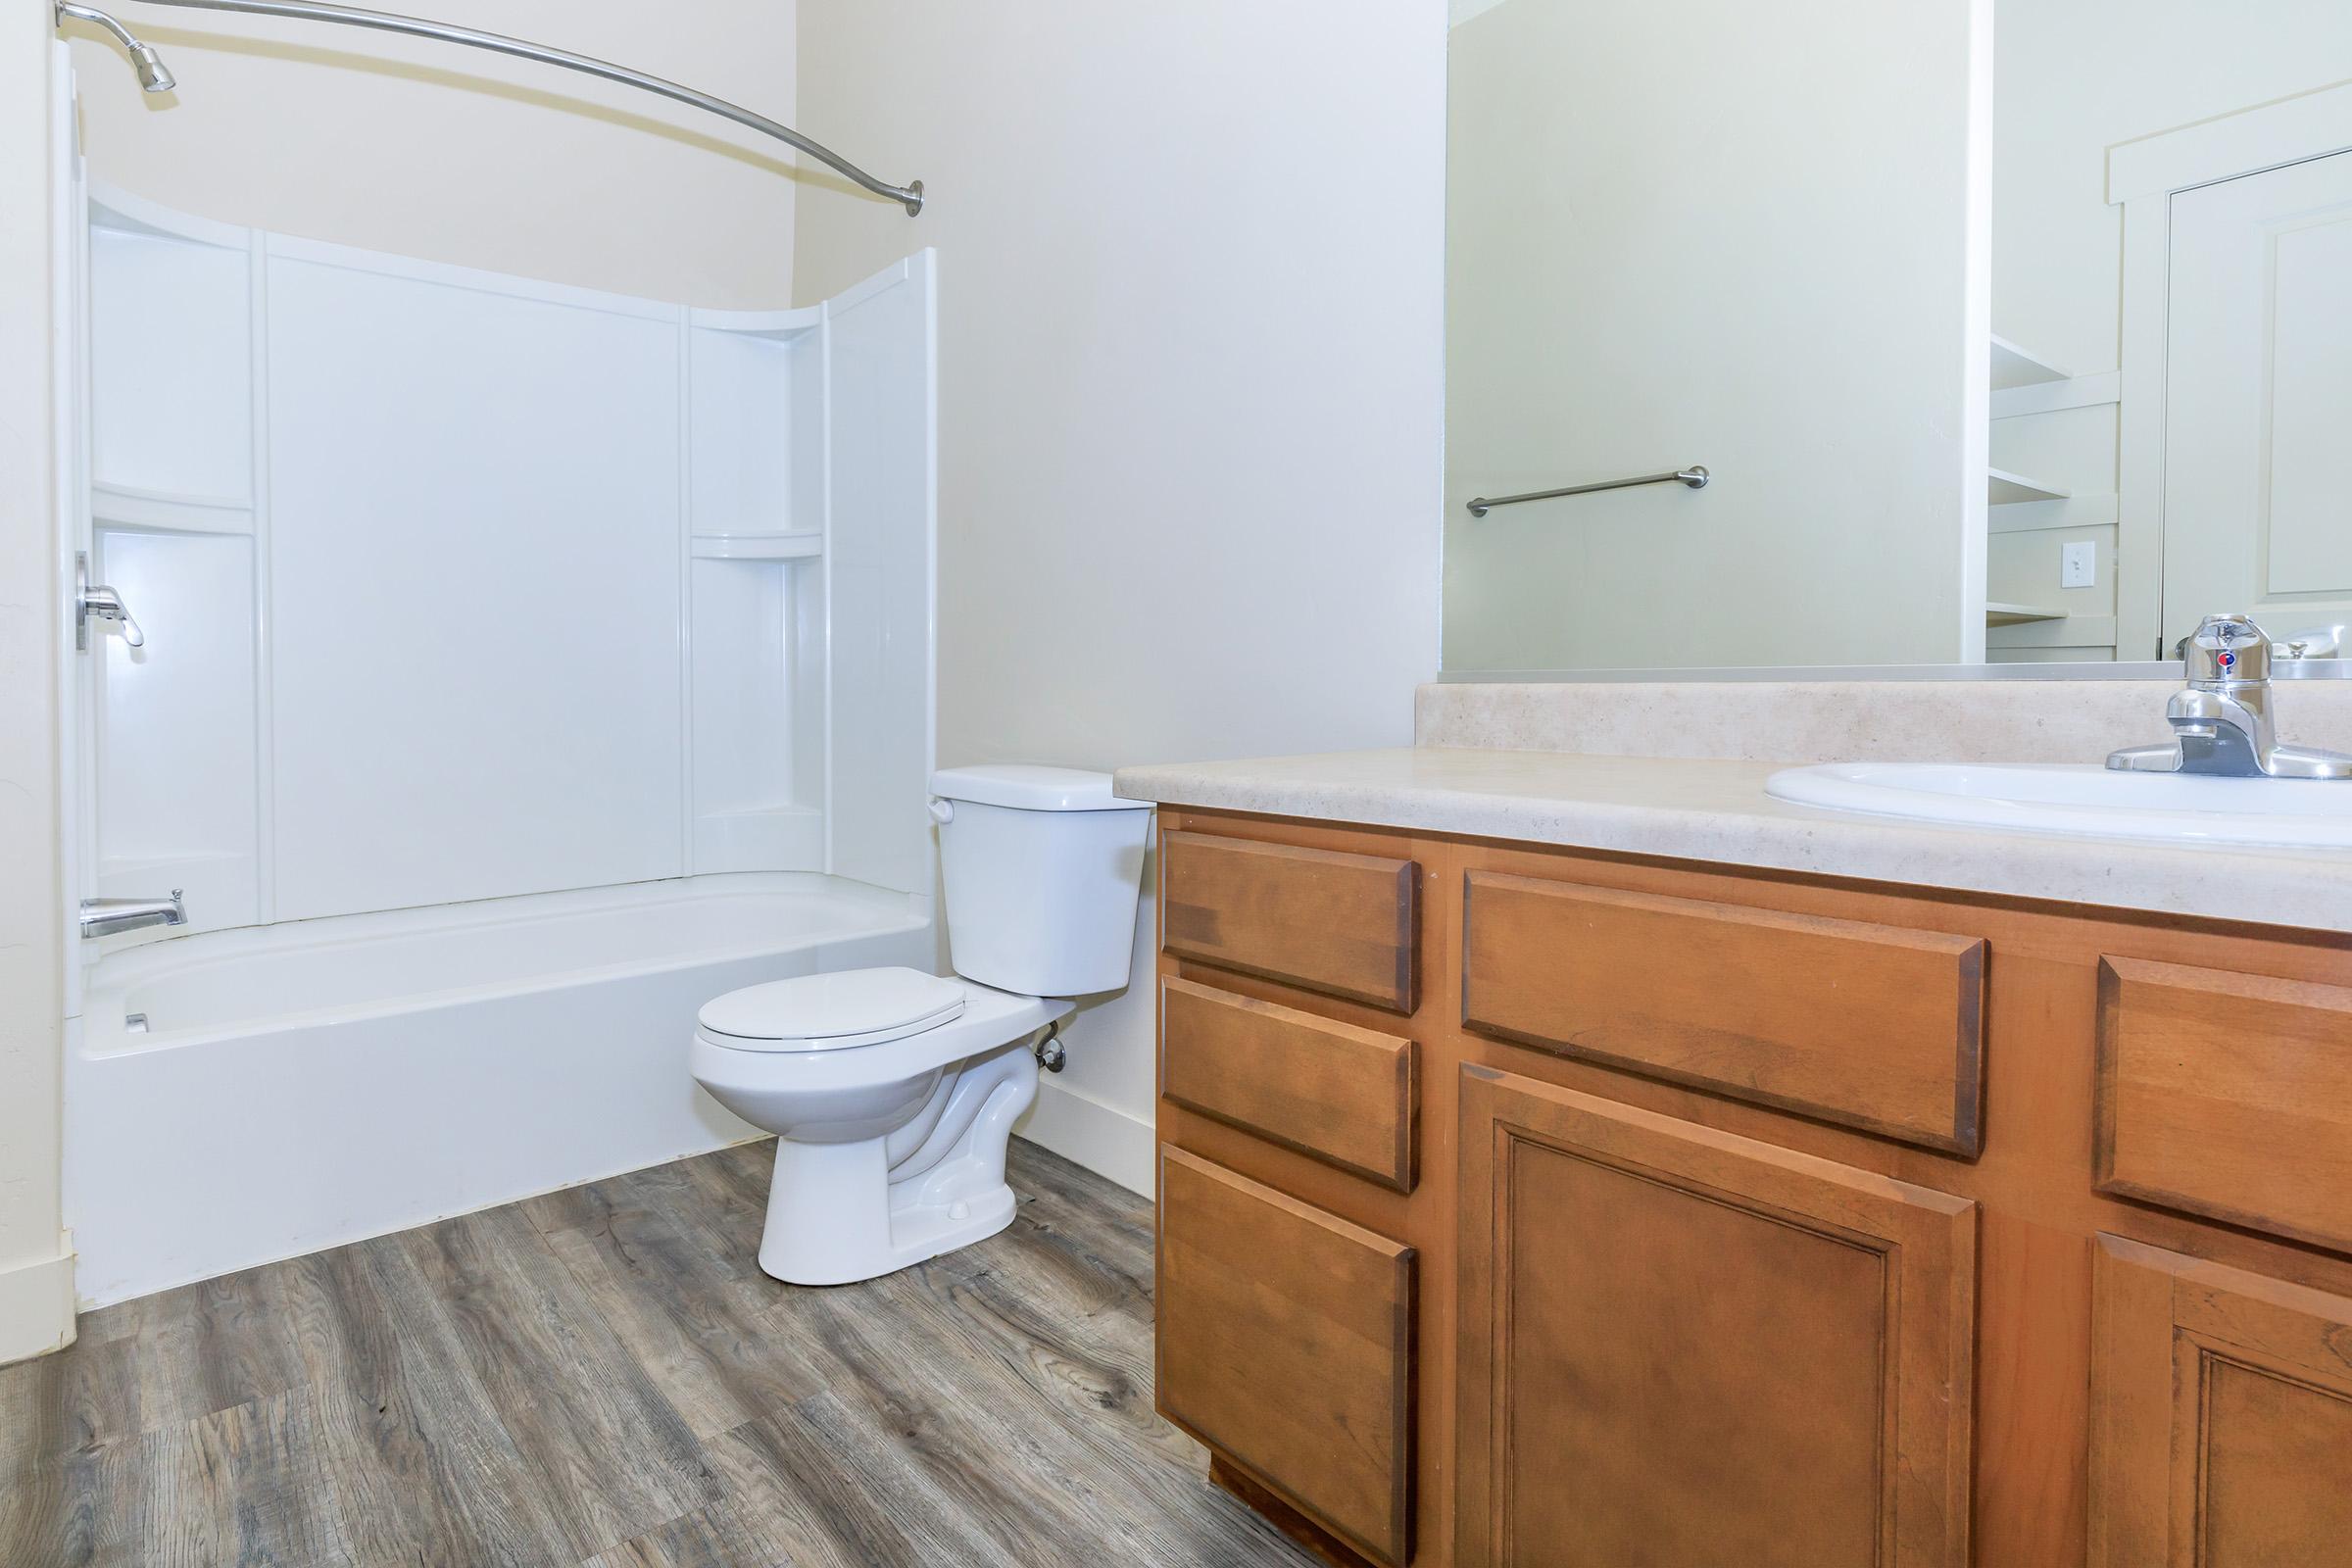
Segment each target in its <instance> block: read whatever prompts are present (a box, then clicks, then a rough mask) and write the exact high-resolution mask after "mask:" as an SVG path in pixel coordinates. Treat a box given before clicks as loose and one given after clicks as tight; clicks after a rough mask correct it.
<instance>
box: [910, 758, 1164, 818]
mask: <svg viewBox="0 0 2352 1568" xmlns="http://www.w3.org/2000/svg"><path fill="white" fill-rule="evenodd" d="M931 793H932V794H933V795H936V796H938V797H939V798H940V799H941V800H946V801H969V802H971V803H972V804H973V805H975V806H1009V807H1012V808H1014V809H1017V810H1023V811H1149V810H1150V809H1152V803H1151V802H1150V801H1123V800H1121V799H1119V797H1117V796H1116V795H1113V794H1111V793H1110V775H1109V774H1108V773H1094V772H1089V771H1088V770H1087V769H1085V768H1082V767H1041V766H1039V765H1037V764H1036V763H1034V762H990V763H986V764H984V765H981V766H977V767H943V768H941V769H940V770H939V771H938V772H936V773H934V774H932V775H931Z"/></svg>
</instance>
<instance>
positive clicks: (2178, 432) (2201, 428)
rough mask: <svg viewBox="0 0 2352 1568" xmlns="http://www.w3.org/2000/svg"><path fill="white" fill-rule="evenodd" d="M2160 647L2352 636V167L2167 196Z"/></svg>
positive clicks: (2303, 168) (2340, 162) (2318, 164)
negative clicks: (2247, 634)
mask: <svg viewBox="0 0 2352 1568" xmlns="http://www.w3.org/2000/svg"><path fill="white" fill-rule="evenodd" d="M2171 260H2172V265H2171V286H2170V322H2169V327H2168V330H2169V333H2170V347H2169V352H2168V355H2167V359H2166V374H2165V466H2164V625H2163V642H2164V646H2165V647H2166V648H2167V649H2170V648H2171V646H2172V645H2173V644H2174V643H2175V642H2176V641H2177V640H2179V639H2180V637H2181V636H2182V635H2183V634H2185V633H2186V632H2188V631H2189V630H2190V629H2191V628H2193V627H2194V626H2195V625H2196V623H2197V621H2198V619H2199V617H2201V616H2203V615H2206V614H2210V613H2216V612H2221V611H2242V612H2245V613H2248V614H2251V615H2252V616H2254V618H2255V619H2257V620H2259V621H2260V622H2261V623H2262V625H2263V628H2264V629H2265V630H2266V631H2268V632H2270V633H2271V634H2272V636H2274V637H2279V636H2283V635H2286V634H2289V633H2293V632H2295V631H2299V630H2303V629H2306V628H2309V627H2315V626H2326V625H2332V624H2336V623H2340V622H2347V621H2352V153H2337V154H2334V155H2333V156H2330V157H2327V158H2315V159H2312V160H2310V161H2309V162H2307V163H2300V164H2290V165H2288V166H2286V167H2285V168H2282V169H2274V170H2271V171H2269V172H2265V173H2259V174H2246V175H2241V176H2240V177H2238V178H2236V179H2226V180H2222V181H2220V182H2219V183H2217V184H2212V185H2206V186H2202V187H2199V188H2198V189H2195V190H2186V191H2182V192H2180V194H2179V195H2177V196H2175V197H2174V198H2173V210H2172V243H2171Z"/></svg>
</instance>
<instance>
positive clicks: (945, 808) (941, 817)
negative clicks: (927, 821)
mask: <svg viewBox="0 0 2352 1568" xmlns="http://www.w3.org/2000/svg"><path fill="white" fill-rule="evenodd" d="M931 820H932V821H934V822H937V823H938V824H939V825H940V826H941V827H946V826H947V825H948V824H949V823H950V822H953V821H955V820H956V803H955V802H954V801H933V802H932V803H931Z"/></svg>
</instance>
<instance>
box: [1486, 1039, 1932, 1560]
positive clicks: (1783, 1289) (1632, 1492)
mask: <svg viewBox="0 0 2352 1568" xmlns="http://www.w3.org/2000/svg"><path fill="white" fill-rule="evenodd" d="M1460 1157H1461V1204H1462V1210H1461V1222H1462V1229H1461V1240H1460V1270H1461V1274H1460V1286H1461V1297H1460V1321H1459V1334H1460V1340H1459V1346H1458V1371H1459V1383H1458V1397H1459V1405H1458V1409H1459V1415H1460V1422H1459V1429H1458V1433H1457V1439H1456V1441H1457V1448H1456V1454H1455V1460H1456V1470H1457V1472H1458V1475H1459V1478H1460V1492H1459V1500H1458V1505H1457V1512H1456V1515H1455V1530H1456V1543H1455V1544H1456V1559H1457V1563H1458V1565H1459V1568H1484V1565H1489V1564H1494V1565H1500V1564H1506V1563H1507V1564H1511V1565H1513V1568H1535V1565H1538V1564H1560V1565H1569V1564H1574V1565H1576V1568H1616V1565H1633V1564H1659V1563H1739V1564H1741V1565H1742V1568H1778V1565H1786V1568H1843V1565H1847V1564H1851V1565H1854V1568H1929V1565H1936V1568H1947V1565H1948V1568H1962V1565H1964V1564H1966V1563H1967V1561H1968V1550H1969V1548H1968V1514H1969V1490H1968V1481H1969V1457H1970V1419H1971V1408H1972V1407H1971V1395H1972V1385H1973V1366H1972V1361H1971V1356H1972V1350H1973V1342H1974V1332H1973V1331H1974V1314H1975V1290H1976V1206H1975V1205H1974V1204H1973V1203H1971V1202H1969V1201H1966V1200H1964V1199H1959V1198H1953V1197H1950V1196H1948V1195H1946V1194H1943V1193H1937V1192H1932V1191H1930V1190H1928V1189H1926V1188H1922V1187H1914V1186H1911V1185H1910V1184H1908V1183H1905V1182H1899V1181H1895V1180H1892V1179H1890V1178H1887V1177H1883V1176H1877V1175H1873V1174H1871V1173H1869V1172H1865V1171H1860V1170H1855V1169H1852V1168H1849V1167H1847V1166H1843V1165H1838V1164H1836V1163H1834V1162H1832V1161H1829V1160H1824V1159H1818V1158H1814V1157H1812V1156H1810V1155H1804V1154H1797V1153H1792V1152H1789V1151H1787V1150H1782V1149H1777V1148H1774V1147H1773V1146H1771V1145H1769V1144H1762V1143H1758V1142H1755V1141H1754V1140H1752V1139H1746V1138H1740V1137H1736V1136H1733V1135H1731V1134H1728V1133H1722V1132H1717V1131H1714V1130H1712V1129H1709V1128H1704V1127H1699V1126H1695V1125H1692V1124H1691V1123H1688V1122H1683V1121H1679V1120H1677V1119H1675V1118H1673V1117H1669V1116H1662V1115H1658V1114H1655V1113H1652V1112H1649V1111H1644V1110H1640V1109H1637V1108H1635V1107H1633V1106H1630V1105H1621V1104H1618V1103H1614V1102H1610V1101H1605V1100H1597V1099H1594V1098H1593V1097H1591V1096H1588V1095H1581V1094H1577V1093H1575V1092H1573V1091H1570V1090H1566V1089H1559V1088H1554V1087H1552V1086H1550V1085H1547V1084H1540V1083H1536V1082H1534V1081H1532V1080H1528V1079H1523V1078H1517V1077H1513V1076H1509V1075H1506V1074H1503V1073H1499V1072H1495V1071H1494V1070H1492V1069H1489V1068H1485V1067H1480V1066H1475V1065H1469V1066H1465V1067H1464V1068H1463V1069H1462V1083H1461V1156H1460Z"/></svg>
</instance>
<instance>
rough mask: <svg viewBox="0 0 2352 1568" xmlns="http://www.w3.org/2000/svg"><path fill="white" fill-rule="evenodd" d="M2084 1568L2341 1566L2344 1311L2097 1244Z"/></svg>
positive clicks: (2212, 1267) (2350, 1367) (2346, 1463)
mask: <svg viewBox="0 0 2352 1568" xmlns="http://www.w3.org/2000/svg"><path fill="white" fill-rule="evenodd" d="M2092 1287H2093V1288H2092V1303H2093V1305H2092V1327H2091V1356H2092V1361H2091V1429H2090V1563H2091V1568H2286V1565H2290V1564H2319V1563H2338V1564H2340V1563H2345V1562H2352V1356H2347V1354H2346V1351H2345V1347H2346V1346H2347V1345H2352V1299H2345V1298H2344V1297H2341V1296H2331V1295H2327V1294H2325V1293H2323V1292H2320V1291H2313V1290H2307V1289H2304V1288H2303V1287H2301V1286H2295V1285H2287V1284H2283V1283H2281V1282H2279V1281H2277V1280H2270V1279H2265V1278H2263V1277H2262V1276H2261V1275H2259V1274H2248V1273H2245V1272H2243V1271H2241V1270H2238V1269H2233V1268H2226V1267H2224V1266H2222V1265H2221V1264H2218V1263H2208V1262H2205V1261H2203V1260H2201V1259H2198V1258H2193V1257H2186V1256H2183V1255H2181V1254H2180V1253H2179V1252H2170V1251H2166V1250H2163V1249H2161V1248H2155V1247H2143V1246H2140V1245H2139V1244H2137V1243H2135V1242H2128V1241H2124V1240H2122V1239H2121V1238H2119V1237H2114V1236H2102V1237H2100V1238H2099V1244H2098V1252H2097V1264H2096V1267H2095V1269H2094V1271H2093V1277H2092Z"/></svg>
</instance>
